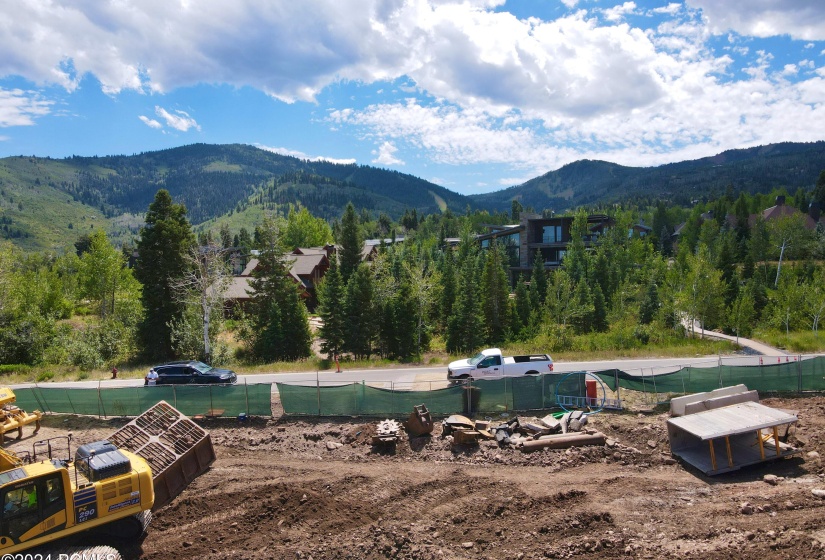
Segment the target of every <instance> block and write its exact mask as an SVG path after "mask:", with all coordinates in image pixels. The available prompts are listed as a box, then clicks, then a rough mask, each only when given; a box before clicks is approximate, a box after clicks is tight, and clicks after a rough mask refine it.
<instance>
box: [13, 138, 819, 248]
mask: <svg viewBox="0 0 825 560" xmlns="http://www.w3.org/2000/svg"><path fill="white" fill-rule="evenodd" d="M823 169H825V142H822V141H820V142H810V143H793V142H782V143H778V144H769V145H765V146H757V147H753V148H746V149H738V150H726V151H724V152H720V153H719V154H716V155H713V156H708V157H704V158H699V159H696V160H689V161H682V162H674V163H669V164H665V165H661V166H655V167H629V166H622V165H620V164H616V163H612V162H607V161H601V160H578V161H575V162H572V163H569V164H567V165H565V166H563V167H561V168H559V169H557V170H554V171H550V172H548V173H545V174H543V175H541V176H538V177H535V178H533V179H530V180H529V181H526V182H524V183H522V184H521V185H516V186H512V187H509V188H506V189H502V190H500V191H495V192H493V193H486V194H478V195H461V194H458V193H455V192H453V191H450V190H449V189H447V188H445V187H443V186H440V185H436V184H434V183H431V182H429V181H426V180H424V179H421V178H419V177H415V176H413V175H409V174H404V173H401V172H399V171H395V170H387V169H381V168H377V167H371V166H367V165H358V164H337V163H332V162H328V161H311V160H302V159H299V158H295V157H292V156H284V155H281V154H275V153H273V152H270V151H267V150H263V149H261V148H257V147H255V146H249V145H244V144H189V145H185V146H179V147H176V148H169V149H166V150H159V151H150V152H142V153H140V154H134V155H131V156H126V155H114V156H91V157H81V156H71V157H68V158H65V159H52V158H38V157H34V156H12V157H7V158H3V159H0V239H3V238H5V239H11V240H12V241H13V242H15V243H16V244H18V245H20V246H21V247H24V248H26V249H44V248H53V247H61V246H66V245H67V241H68V242H69V243H70V242H73V241H74V239H76V238H77V237H79V236H80V235H81V234H82V233H83V232H85V231H86V230H89V229H92V228H95V227H105V228H107V231H110V232H112V234H113V236H114V237H117V236H121V237H122V238H123V240H127V239H128V238H129V237H133V236H134V235H136V234H137V232H138V231H139V227H140V224H141V222H142V219H141V217H140V216H141V215H142V213H143V212H145V211H146V208H147V207H148V206H149V204H150V203H151V201H152V200H153V198H154V196H155V193H156V192H157V190H158V189H160V188H165V189H167V190H169V191H170V193H171V194H172V196H173V198H174V199H175V200H176V201H177V202H182V203H183V204H184V205H186V208H187V211H188V215H189V218H190V221H192V223H193V224H195V225H198V224H205V223H207V224H214V223H216V222H220V221H221V220H228V219H230V218H233V220H234V221H233V224H235V225H237V224H244V225H249V223H250V222H251V221H252V220H254V219H257V218H259V217H260V216H261V215H262V214H263V213H264V212H266V211H279V212H284V211H285V209H287V208H288V207H289V205H290V204H293V205H298V204H300V205H303V206H305V207H307V208H308V209H309V210H310V212H312V213H313V214H314V215H316V216H319V217H323V218H325V219H327V220H333V219H337V218H338V217H340V215H341V213H342V212H343V208H344V206H345V205H346V203H347V202H349V201H352V202H353V203H354V204H355V205H356V207H357V208H359V209H365V210H367V211H369V212H370V213H371V214H372V215H373V216H374V217H377V216H378V214H380V213H386V214H387V215H388V216H390V217H391V218H394V219H398V218H399V217H400V216H401V215H402V214H404V212H405V211H407V210H408V209H415V210H416V211H417V213H418V214H419V215H423V214H427V213H433V212H443V211H445V210H447V209H450V210H452V211H454V212H463V211H464V210H465V209H466V208H468V207H469V208H471V209H482V210H488V211H490V212H509V211H510V209H511V204H512V201H513V200H518V201H519V202H520V203H521V204H522V206H523V207H525V208H533V209H535V210H538V211H541V210H543V209H552V210H554V211H556V212H564V211H567V210H570V209H572V208H575V207H578V206H582V205H600V204H610V203H615V202H623V201H628V200H634V201H637V202H640V203H642V202H644V201H648V202H652V201H655V200H658V199H665V200H668V201H669V202H670V203H672V204H678V205H689V204H691V203H692V201H694V200H697V199H702V198H707V197H712V196H718V195H719V194H721V193H723V192H725V190H726V189H727V188H728V187H729V186H731V187H732V188H733V189H734V191H738V190H745V191H748V192H769V191H770V190H772V189H773V188H775V187H781V186H784V187H786V188H787V189H789V191H792V190H794V189H797V188H805V189H809V188H811V187H812V186H813V185H814V184H815V182H816V179H817V177H818V176H819V173H820V172H821V171H822V170H823ZM239 216H242V217H239Z"/></svg>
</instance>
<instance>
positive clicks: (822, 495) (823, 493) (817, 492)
mask: <svg viewBox="0 0 825 560" xmlns="http://www.w3.org/2000/svg"><path fill="white" fill-rule="evenodd" d="M811 494H813V495H814V496H816V497H817V498H825V490H822V489H821V488H814V489H813V490H811Z"/></svg>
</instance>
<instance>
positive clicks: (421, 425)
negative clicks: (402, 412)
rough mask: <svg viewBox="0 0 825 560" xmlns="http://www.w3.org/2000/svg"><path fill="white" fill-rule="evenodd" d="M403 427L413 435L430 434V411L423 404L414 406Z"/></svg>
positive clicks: (431, 420) (431, 427)
mask: <svg viewBox="0 0 825 560" xmlns="http://www.w3.org/2000/svg"><path fill="white" fill-rule="evenodd" d="M404 427H406V428H407V431H408V432H410V435H413V436H423V435H426V434H431V433H432V431H433V418H432V416H430V411H429V410H427V407H426V406H424V405H423V404H419V405H417V406H414V407H413V411H412V412H411V413H410V418H409V419H408V420H407V422H406V423H405V424H404Z"/></svg>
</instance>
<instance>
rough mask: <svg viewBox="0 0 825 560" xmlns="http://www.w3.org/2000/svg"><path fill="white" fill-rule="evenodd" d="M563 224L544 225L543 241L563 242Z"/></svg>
mask: <svg viewBox="0 0 825 560" xmlns="http://www.w3.org/2000/svg"><path fill="white" fill-rule="evenodd" d="M561 241H562V239H561V226H544V228H542V235H541V242H542V243H561Z"/></svg>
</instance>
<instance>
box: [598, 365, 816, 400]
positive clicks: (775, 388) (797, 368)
mask: <svg viewBox="0 0 825 560" xmlns="http://www.w3.org/2000/svg"><path fill="white" fill-rule="evenodd" d="M786 360H788V361H785V362H780V363H776V364H769V365H758V366H725V365H721V364H720V365H719V366H717V367H701V368H699V367H684V368H680V369H679V370H677V371H673V372H668V373H659V374H656V375H631V374H629V373H626V372H623V371H620V370H609V371H603V372H599V373H598V374H597V375H598V376H599V377H600V378H601V379H602V381H603V382H604V383H605V385H607V386H609V387H610V388H611V389H612V390H614V391H615V390H616V388H617V383H618V387H619V388H620V389H628V390H632V391H640V392H643V393H653V394H690V393H702V392H706V391H712V390H714V389H719V388H720V387H730V386H732V385H739V384H744V385H747V387H748V389H756V390H758V391H763V392H787V393H792V392H802V391H822V390H825V356H818V357H815V358H809V359H801V358H800V357H798V356H793V357H787V358H786Z"/></svg>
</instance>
